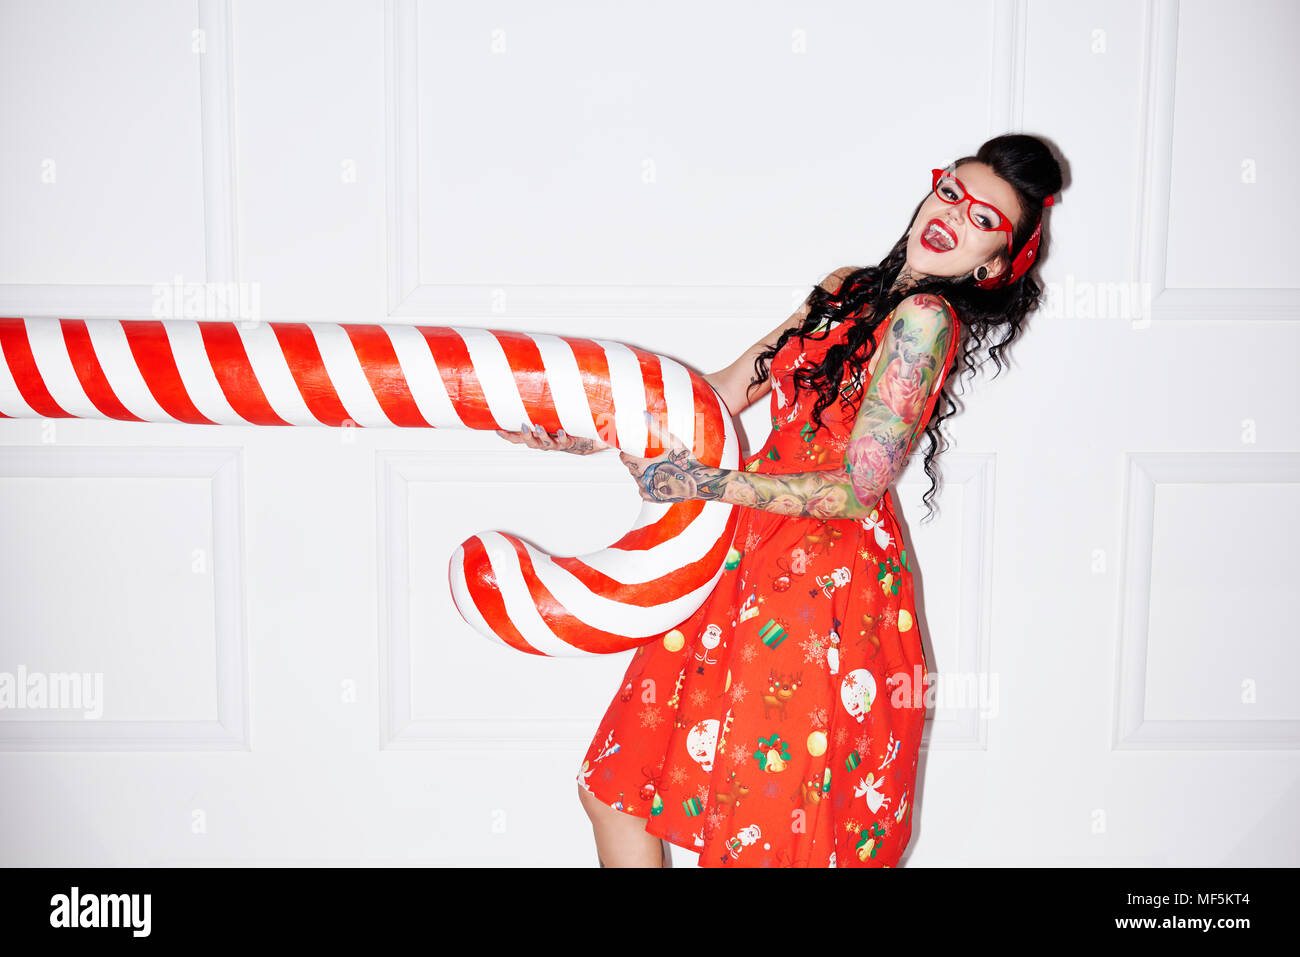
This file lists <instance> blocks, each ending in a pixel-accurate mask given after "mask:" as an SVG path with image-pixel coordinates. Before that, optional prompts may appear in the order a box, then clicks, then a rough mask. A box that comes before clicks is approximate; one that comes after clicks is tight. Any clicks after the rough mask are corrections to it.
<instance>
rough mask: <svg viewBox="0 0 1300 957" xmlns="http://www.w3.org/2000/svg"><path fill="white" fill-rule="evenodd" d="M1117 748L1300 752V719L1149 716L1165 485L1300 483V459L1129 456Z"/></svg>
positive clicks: (1290, 455) (1284, 455)
mask: <svg viewBox="0 0 1300 957" xmlns="http://www.w3.org/2000/svg"><path fill="white" fill-rule="evenodd" d="M1127 462H1128V468H1127V470H1126V471H1127V483H1126V488H1125V507H1124V515H1125V520H1124V523H1125V524H1124V532H1123V542H1124V546H1123V549H1124V550H1123V556H1122V559H1121V569H1120V583H1121V588H1122V595H1121V598H1120V624H1119V643H1118V649H1117V654H1116V671H1115V684H1116V688H1115V694H1114V700H1115V711H1114V722H1113V726H1112V730H1111V749H1112V750H1116V751H1122V750H1132V749H1143V748H1148V749H1163V750H1180V749H1183V750H1235V749H1271V750H1293V749H1296V748H1300V720H1269V721H1260V720H1254V719H1242V720H1240V721H1228V720H1205V721H1200V720H1189V719H1185V720H1172V721H1154V720H1149V719H1148V718H1146V716H1145V712H1146V679H1147V644H1148V640H1149V621H1150V612H1151V562H1152V554H1153V549H1154V538H1153V531H1154V525H1155V497H1156V490H1157V488H1158V487H1159V486H1160V485H1163V484H1177V483H1196V484H1207V485H1211V484H1222V485H1233V484H1237V483H1261V482H1263V483H1279V484H1281V483H1300V452H1135V453H1130V454H1129V455H1128V457H1127Z"/></svg>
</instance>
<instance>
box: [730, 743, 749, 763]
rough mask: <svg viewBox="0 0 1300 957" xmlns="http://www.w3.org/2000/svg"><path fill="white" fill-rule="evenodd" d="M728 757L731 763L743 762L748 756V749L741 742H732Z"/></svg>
mask: <svg viewBox="0 0 1300 957" xmlns="http://www.w3.org/2000/svg"><path fill="white" fill-rule="evenodd" d="M728 757H729V758H730V759H731V763H732V764H744V763H745V759H746V758H748V757H749V749H748V748H746V747H745V746H744V745H743V744H733V745H732V746H731V751H730V753H729V754H728Z"/></svg>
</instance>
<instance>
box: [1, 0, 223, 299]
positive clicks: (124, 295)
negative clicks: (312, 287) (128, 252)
mask: <svg viewBox="0 0 1300 957" xmlns="http://www.w3.org/2000/svg"><path fill="white" fill-rule="evenodd" d="M195 2H196V4H197V8H198V24H197V26H198V28H199V29H201V30H203V31H204V32H205V34H206V37H207V52H205V53H204V54H202V56H201V57H200V59H199V98H200V102H199V123H200V128H201V136H202V144H203V147H202V148H203V155H202V163H203V223H204V227H203V239H204V257H205V262H206V275H205V276H204V277H203V280H204V281H205V282H235V281H238V278H239V277H238V271H239V270H238V262H239V254H238V223H239V219H238V207H237V191H236V186H235V121H234V106H233V104H234V72H233V64H232V58H233V55H232V37H231V33H232V30H231V12H230V2H231V0H195ZM171 280H172V274H171V273H170V272H169V273H168V274H167V275H164V276H159V277H158V281H159V282H170V281H171ZM0 313H2V314H4V315H6V316H22V317H24V318H27V317H34V316H54V317H63V316H75V317H77V318H79V319H92V318H112V319H123V318H133V317H148V316H151V315H152V314H153V288H152V286H151V285H150V284H149V283H6V284H0Z"/></svg>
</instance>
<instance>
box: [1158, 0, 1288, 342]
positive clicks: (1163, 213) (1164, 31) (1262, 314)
mask: <svg viewBox="0 0 1300 957" xmlns="http://www.w3.org/2000/svg"><path fill="white" fill-rule="evenodd" d="M1178 15H1179V3H1178V0H1145V4H1144V13H1143V31H1144V34H1145V38H1146V40H1145V42H1144V43H1143V45H1142V49H1143V62H1142V90H1141V92H1140V98H1141V102H1142V109H1141V112H1140V113H1139V115H1138V136H1139V138H1140V139H1139V144H1138V156H1139V157H1140V159H1141V165H1140V172H1139V179H1138V190H1137V200H1138V201H1137V203H1136V209H1137V222H1136V224H1135V232H1136V238H1135V247H1136V253H1137V274H1138V280H1139V282H1142V283H1146V284H1148V286H1149V288H1150V290H1151V318H1152V319H1157V320H1163V319H1184V320H1185V319H1217V320H1223V319H1238V318H1241V317H1243V316H1245V317H1248V318H1251V319H1292V320H1294V319H1295V318H1296V317H1297V315H1300V289H1262V288H1255V289H1215V288H1209V287H1206V288H1195V289H1193V288H1180V289H1170V288H1168V287H1166V286H1165V270H1166V266H1167V261H1168V254H1169V205H1170V204H1169V188H1170V184H1171V182H1172V180H1173V175H1172V174H1173V161H1174V155H1173V142H1174V91H1175V87H1176V85H1177V79H1178Z"/></svg>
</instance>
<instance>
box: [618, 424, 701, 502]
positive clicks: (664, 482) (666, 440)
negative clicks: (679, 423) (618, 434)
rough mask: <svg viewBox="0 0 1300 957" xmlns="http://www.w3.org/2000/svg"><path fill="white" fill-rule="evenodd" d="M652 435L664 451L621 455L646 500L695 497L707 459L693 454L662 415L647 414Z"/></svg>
mask: <svg viewBox="0 0 1300 957" xmlns="http://www.w3.org/2000/svg"><path fill="white" fill-rule="evenodd" d="M646 423H647V426H648V428H649V429H650V435H651V437H652V438H653V439H654V440H655V442H656V443H657V444H658V445H660V446H661V447H662V448H663V449H664V452H663V453H662V454H660V455H656V456H655V457H654V458H649V459H643V458H641V457H639V456H636V455H629V454H628V453H627V452H619V455H618V457H619V458H620V459H622V461H623V464H624V465H626V466H627V469H628V471H629V472H631V473H632V478H633V479H634V480H635V481H636V486H637V491H638V492H640V493H641V499H642V500H643V501H646V502H658V503H662V502H687V501H690V500H691V499H692V498H695V494H694V493H695V489H696V480H697V476H698V474H699V470H700V469H703V468H705V465H704V463H703V462H701V461H699V460H698V459H697V458H695V457H694V456H693V455H692V454H691V450H690V447H689V446H687V445H686V443H685V442H683V441H682V440H681V439H679V438H678V437H677V436H676V435H674V434H673V433H672V432H670V431H669V430H668V428H667V426H666V425H665V424H664V423H662V422H661V421H660V419H659V417H658V416H652V415H651V414H650V413H649V412H647V413H646Z"/></svg>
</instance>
